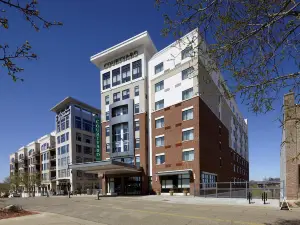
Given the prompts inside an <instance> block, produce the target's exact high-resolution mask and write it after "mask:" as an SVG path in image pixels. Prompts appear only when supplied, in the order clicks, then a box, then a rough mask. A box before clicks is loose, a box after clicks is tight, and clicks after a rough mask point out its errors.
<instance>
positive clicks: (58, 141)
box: [56, 136, 60, 144]
mask: <svg viewBox="0 0 300 225" xmlns="http://www.w3.org/2000/svg"><path fill="white" fill-rule="evenodd" d="M56 139H57V141H56V142H57V144H60V136H58V137H57V138H56Z"/></svg>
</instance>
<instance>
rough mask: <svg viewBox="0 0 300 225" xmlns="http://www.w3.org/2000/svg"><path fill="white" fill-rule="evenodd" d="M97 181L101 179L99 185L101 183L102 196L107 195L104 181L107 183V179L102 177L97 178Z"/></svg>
mask: <svg viewBox="0 0 300 225" xmlns="http://www.w3.org/2000/svg"><path fill="white" fill-rule="evenodd" d="M99 179H101V183H102V194H103V195H106V193H107V190H106V181H107V179H106V177H105V176H104V177H102V178H99Z"/></svg>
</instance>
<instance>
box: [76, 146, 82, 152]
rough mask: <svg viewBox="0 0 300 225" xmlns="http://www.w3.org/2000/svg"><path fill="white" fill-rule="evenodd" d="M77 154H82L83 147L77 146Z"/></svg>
mask: <svg viewBox="0 0 300 225" xmlns="http://www.w3.org/2000/svg"><path fill="white" fill-rule="evenodd" d="M76 152H77V153H81V145H76Z"/></svg>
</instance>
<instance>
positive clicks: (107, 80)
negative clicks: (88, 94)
mask: <svg viewBox="0 0 300 225" xmlns="http://www.w3.org/2000/svg"><path fill="white" fill-rule="evenodd" d="M102 85H103V90H105V89H108V88H110V72H107V73H105V74H103V84H102Z"/></svg>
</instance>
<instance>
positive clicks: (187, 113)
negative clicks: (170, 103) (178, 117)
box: [182, 108, 194, 121]
mask: <svg viewBox="0 0 300 225" xmlns="http://www.w3.org/2000/svg"><path fill="white" fill-rule="evenodd" d="M192 119H194V109H193V108H191V109H186V110H184V111H182V120H183V121H185V120H192Z"/></svg>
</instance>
